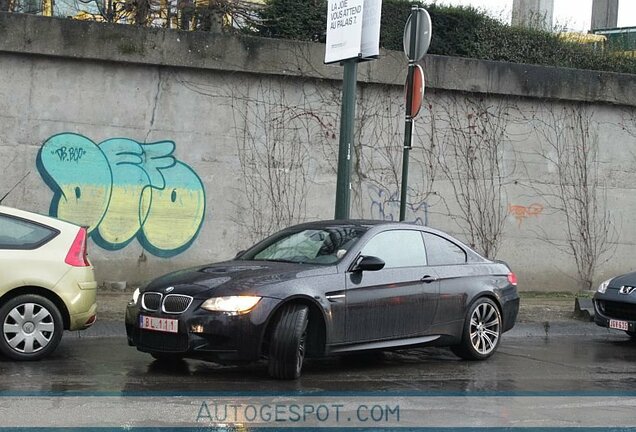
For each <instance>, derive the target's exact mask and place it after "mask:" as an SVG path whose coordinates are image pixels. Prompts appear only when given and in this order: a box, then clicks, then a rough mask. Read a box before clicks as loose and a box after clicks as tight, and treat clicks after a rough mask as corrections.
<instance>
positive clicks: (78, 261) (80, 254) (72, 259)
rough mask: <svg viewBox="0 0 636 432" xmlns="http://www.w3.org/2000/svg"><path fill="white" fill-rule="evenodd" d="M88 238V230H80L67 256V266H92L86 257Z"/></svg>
mask: <svg viewBox="0 0 636 432" xmlns="http://www.w3.org/2000/svg"><path fill="white" fill-rule="evenodd" d="M86 237H87V233H86V228H80V229H79V232H78V233H77V235H76V236H75V240H73V244H72V245H71V248H70V249H69V250H68V253H67V254H66V259H65V260H64V262H65V263H66V264H68V265H72V266H73V267H89V266H90V265H91V263H89V262H88V257H87V256H86Z"/></svg>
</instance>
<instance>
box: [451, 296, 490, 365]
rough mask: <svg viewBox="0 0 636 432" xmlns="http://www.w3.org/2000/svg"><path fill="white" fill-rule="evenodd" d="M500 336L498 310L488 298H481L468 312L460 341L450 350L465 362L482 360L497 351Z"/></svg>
mask: <svg viewBox="0 0 636 432" xmlns="http://www.w3.org/2000/svg"><path fill="white" fill-rule="evenodd" d="M500 336H501V314H500V313H499V308H498V307H497V305H496V304H495V303H494V302H493V301H492V300H490V299H489V298H486V297H482V298H479V299H477V301H475V303H473V305H472V306H471V307H470V309H469V310H468V314H467V315H466V320H465V322H464V332H463V335H462V341H461V343H460V344H459V345H456V346H453V347H451V350H452V351H453V352H454V353H455V354H456V355H458V356H459V357H461V358H463V359H466V360H484V359H487V358H488V357H490V356H491V355H492V354H493V353H494V352H495V351H496V350H497V347H498V346H499V340H500Z"/></svg>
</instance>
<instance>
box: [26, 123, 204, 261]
mask: <svg viewBox="0 0 636 432" xmlns="http://www.w3.org/2000/svg"><path fill="white" fill-rule="evenodd" d="M174 150H175V143H174V142H172V141H160V142H154V143H139V142H137V141H134V140H131V139H127V138H112V139H108V140H106V141H103V142H101V143H99V144H96V143H94V142H93V141H91V140H90V139H88V138H86V137H84V136H82V135H78V134H74V133H62V134H58V135H54V136H52V137H50V138H49V139H48V140H46V142H45V143H44V144H43V145H42V148H41V149H40V151H39V153H38V157H37V168H38V171H39V172H40V175H41V176H42V178H43V179H44V181H45V182H46V183H47V185H48V186H49V187H50V188H51V189H52V190H53V192H54V194H53V198H52V200H51V206H50V210H49V213H50V215H51V216H55V217H58V218H60V219H63V220H67V221H69V222H73V223H76V224H78V225H83V226H87V227H88V230H89V234H90V235H91V237H92V238H93V240H94V241H95V243H97V244H98V245H99V246H100V247H102V248H104V249H107V250H119V249H121V248H123V247H125V246H126V245H128V244H129V243H130V242H131V241H133V240H134V239H135V238H137V239H138V241H139V242H140V243H141V245H142V246H143V247H144V249H146V250H147V251H148V252H150V253H152V254H153V255H156V256H160V257H171V256H174V255H177V254H179V253H181V252H183V251H184V250H186V249H187V248H188V247H189V246H190V245H191V244H192V242H193V241H194V239H195V238H196V236H197V235H198V233H199V230H200V229H201V224H202V223H203V217H204V214H205V191H204V188H203V183H202V182H201V179H200V178H199V176H197V174H196V173H195V172H194V171H193V170H192V168H190V167H189V166H188V165H186V164H184V163H183V162H180V161H178V160H177V159H176V158H175V157H174V155H173V153H174Z"/></svg>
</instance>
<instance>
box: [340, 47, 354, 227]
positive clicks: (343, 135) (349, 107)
mask: <svg viewBox="0 0 636 432" xmlns="http://www.w3.org/2000/svg"><path fill="white" fill-rule="evenodd" d="M343 63H344V77H343V84H342V109H341V112H340V146H339V150H338V180H337V183H336V214H335V218H336V219H349V214H350V210H351V205H350V202H351V151H352V148H351V147H352V143H353V130H354V129H353V126H354V121H355V115H356V83H357V75H358V59H350V60H345V61H344V62H343Z"/></svg>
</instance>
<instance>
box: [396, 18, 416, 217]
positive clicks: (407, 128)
mask: <svg viewBox="0 0 636 432" xmlns="http://www.w3.org/2000/svg"><path fill="white" fill-rule="evenodd" d="M417 9H418V7H417V6H413V7H412V8H411V34H410V35H409V36H410V38H411V44H410V46H409V70H408V75H407V78H406V115H405V117H404V149H403V153H402V190H401V191H400V221H404V220H405V219H406V191H407V189H408V179H409V152H410V150H411V141H412V136H413V116H412V114H413V113H412V111H411V109H412V106H413V74H414V73H415V63H416V62H415V53H416V52H417V50H416V47H415V44H416V43H417V15H418V14H417Z"/></svg>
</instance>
